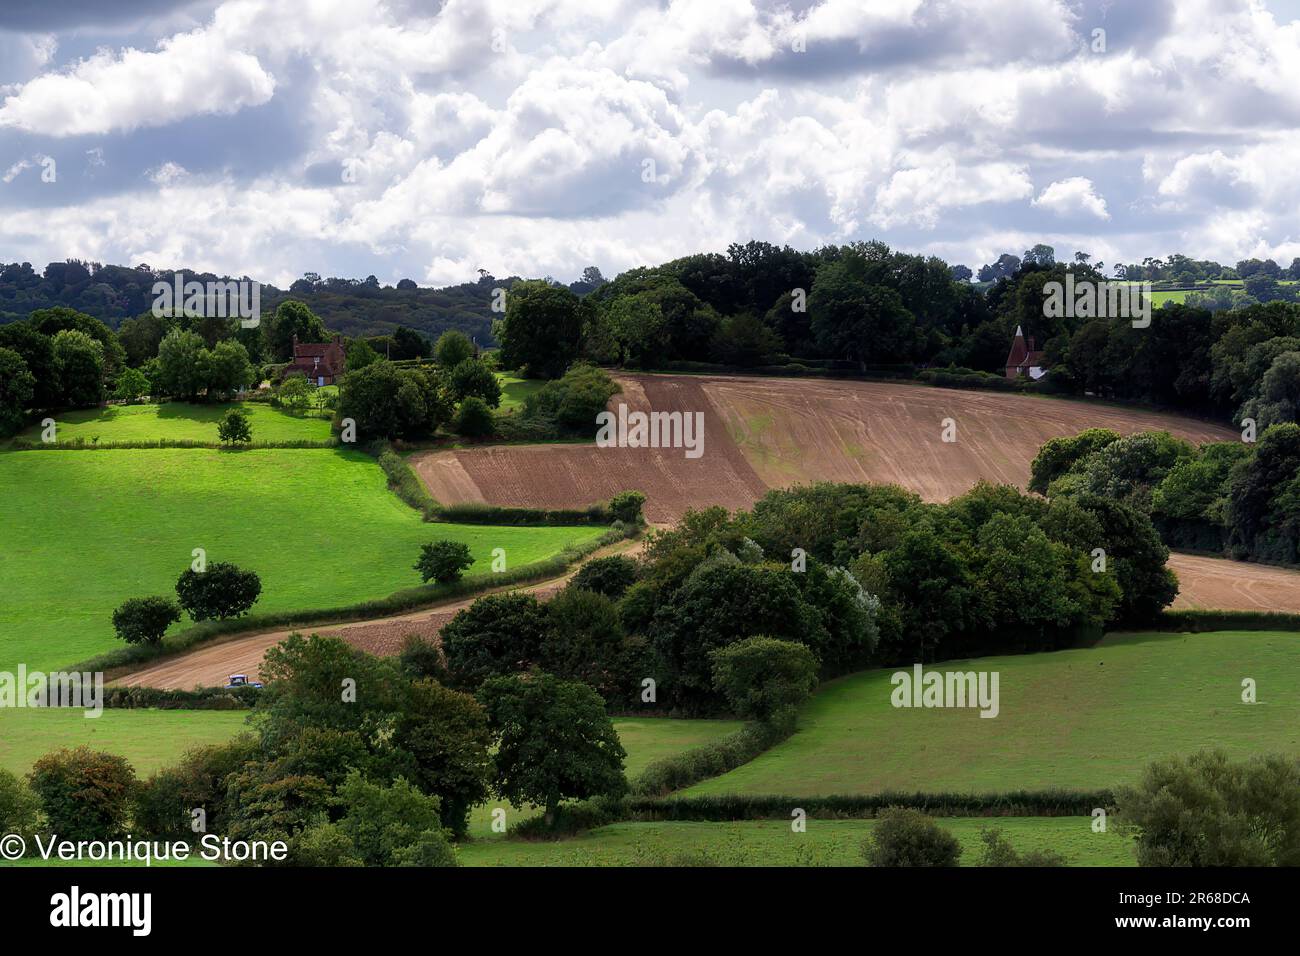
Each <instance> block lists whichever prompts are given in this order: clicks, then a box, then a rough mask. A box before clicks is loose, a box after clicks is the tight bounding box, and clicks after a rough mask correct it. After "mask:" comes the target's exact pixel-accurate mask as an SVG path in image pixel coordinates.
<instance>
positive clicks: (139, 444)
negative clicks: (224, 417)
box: [9, 438, 342, 451]
mask: <svg viewBox="0 0 1300 956" xmlns="http://www.w3.org/2000/svg"><path fill="white" fill-rule="evenodd" d="M340 444H342V443H341V442H340V441H339V440H338V439H337V438H319V439H317V438H298V439H290V440H286V441H252V442H240V443H235V444H225V443H223V442H219V441H202V440H199V439H194V438H150V439H135V440H132V441H101V442H89V441H86V440H85V439H84V438H77V439H73V440H72V441H52V442H43V441H32V440H31V439H30V438H15V439H14V440H13V441H12V442H10V443H9V450H10V451H99V450H105V451H113V450H122V449H134V450H144V449H150V448H216V449H219V450H221V451H256V450H258V449H265V448H337V447H339V445H340Z"/></svg>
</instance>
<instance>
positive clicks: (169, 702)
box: [104, 686, 260, 710]
mask: <svg viewBox="0 0 1300 956" xmlns="http://www.w3.org/2000/svg"><path fill="white" fill-rule="evenodd" d="M259 693H260V690H259V688H256V687H247V686H246V687H229V688H227V687H203V688H200V689H198V690H162V689H160V688H157V687H109V688H107V689H106V690H105V692H104V706H105V707H106V708H109V709H114V708H116V709H119V710H138V709H143V708H147V709H151V710H248V709H250V708H251V707H252V706H253V703H254V701H255V700H256V699H257V695H258V694H259Z"/></svg>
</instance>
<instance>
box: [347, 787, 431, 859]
mask: <svg viewBox="0 0 1300 956" xmlns="http://www.w3.org/2000/svg"><path fill="white" fill-rule="evenodd" d="M339 798H340V799H341V800H342V801H343V805H344V806H345V807H346V808H347V811H346V812H345V813H344V815H343V818H342V819H341V820H340V821H339V832H340V833H341V834H342V835H343V836H346V837H347V838H348V839H349V840H350V841H351V843H352V846H353V847H354V848H355V850H356V858H357V859H358V860H360V861H361V862H362V863H363V864H364V865H366V866H392V865H394V864H398V865H406V866H418V865H421V864H420V863H416V862H410V861H411V860H412V859H415V860H420V859H430V860H440V861H442V862H439V863H437V864H433V865H439V866H456V865H457V863H456V854H455V851H453V850H452V849H451V847H450V846H449V845H448V843H447V838H446V836H445V835H444V834H443V832H442V827H441V823H440V819H439V805H438V798H437V797H429V796H425V795H424V794H422V793H420V791H419V790H417V789H416V788H415V787H413V786H412V785H411V784H410V783H408V782H407V781H406V780H404V779H402V778H401V777H398V778H397V779H396V780H395V781H394V782H393V784H392V785H391V786H387V787H385V786H380V785H379V784H375V783H371V782H370V781H369V780H366V779H365V778H364V777H362V776H361V775H360V774H359V773H357V772H355V771H354V772H353V773H352V774H350V775H349V776H348V778H347V780H346V781H345V782H344V783H343V785H342V786H341V787H339ZM403 861H405V862H403Z"/></svg>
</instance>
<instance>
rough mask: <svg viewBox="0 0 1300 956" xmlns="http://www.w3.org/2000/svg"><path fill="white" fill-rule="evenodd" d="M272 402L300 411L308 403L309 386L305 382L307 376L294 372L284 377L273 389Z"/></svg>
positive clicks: (309, 395) (309, 397) (309, 398)
mask: <svg viewBox="0 0 1300 956" xmlns="http://www.w3.org/2000/svg"><path fill="white" fill-rule="evenodd" d="M274 404H276V405H283V406H284V407H286V408H291V409H294V410H295V411H301V410H302V409H304V408H306V407H307V406H308V405H310V404H311V386H310V385H308V384H307V376H305V375H303V374H302V373H301V372H294V373H293V374H292V375H290V376H288V377H287V378H285V380H284V381H283V382H281V383H280V387H279V388H278V389H276V391H275V399H274Z"/></svg>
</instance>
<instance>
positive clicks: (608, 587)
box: [569, 554, 637, 600]
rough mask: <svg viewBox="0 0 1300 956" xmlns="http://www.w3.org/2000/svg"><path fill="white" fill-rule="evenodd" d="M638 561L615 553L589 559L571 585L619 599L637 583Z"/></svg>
mask: <svg viewBox="0 0 1300 956" xmlns="http://www.w3.org/2000/svg"><path fill="white" fill-rule="evenodd" d="M636 578H637V572H636V562H635V561H633V560H632V559H631V558H625V557H623V556H622V555H619V554H614V555H610V556H609V557H607V558H596V559H595V560H594V561H588V562H587V563H586V564H584V565H583V566H582V567H580V568H579V569H578V573H577V574H575V575H574V576H573V580H572V581H571V582H570V584H569V586H570V587H573V588H581V589H583V590H586V591H595V592H596V593H597V594H603V595H605V597H607V598H613V599H614V600H618V599H619V598H621V597H622V596H623V592H625V591H626V590H627V589H628V588H630V587H631V586H632V585H633V584H635V583H636Z"/></svg>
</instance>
